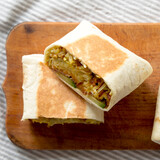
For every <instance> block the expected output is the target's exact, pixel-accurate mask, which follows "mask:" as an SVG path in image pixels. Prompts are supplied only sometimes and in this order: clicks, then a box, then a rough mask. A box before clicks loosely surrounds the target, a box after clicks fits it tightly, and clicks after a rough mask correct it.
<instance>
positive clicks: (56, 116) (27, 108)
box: [22, 54, 104, 126]
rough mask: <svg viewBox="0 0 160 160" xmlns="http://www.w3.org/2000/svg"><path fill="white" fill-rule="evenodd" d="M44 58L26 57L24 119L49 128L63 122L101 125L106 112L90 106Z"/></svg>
mask: <svg viewBox="0 0 160 160" xmlns="http://www.w3.org/2000/svg"><path fill="white" fill-rule="evenodd" d="M43 61H44V55H42V54H33V55H26V56H23V57H22V63H23V86H22V88H23V104H24V108H23V117H22V120H25V119H31V120H32V121H33V122H39V123H47V124H48V126H52V125H54V124H63V123H85V124H99V123H101V122H102V123H103V122H104V112H103V111H102V110H99V109H98V108H95V107H94V106H92V105H91V104H89V103H87V102H86V101H85V100H84V99H83V98H81V97H80V96H79V95H77V94H76V93H75V92H74V91H73V90H72V89H70V88H69V87H68V86H67V85H65V84H64V83H63V82H62V81H61V80H60V79H59V78H58V77H57V75H56V73H55V72H54V71H52V70H51V69H50V68H49V67H48V66H46V65H45V64H44V63H43Z"/></svg>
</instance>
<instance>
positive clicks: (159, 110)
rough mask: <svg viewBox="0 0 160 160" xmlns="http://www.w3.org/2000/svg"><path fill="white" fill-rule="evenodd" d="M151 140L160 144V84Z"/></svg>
mask: <svg viewBox="0 0 160 160" xmlns="http://www.w3.org/2000/svg"><path fill="white" fill-rule="evenodd" d="M151 140H152V141H153V142H155V143H158V144H160V86H159V91H158V96H157V104H156V111H155V118H154V124H153V130H152V137H151Z"/></svg>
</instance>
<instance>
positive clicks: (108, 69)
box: [44, 21, 152, 111]
mask: <svg viewBox="0 0 160 160" xmlns="http://www.w3.org/2000/svg"><path fill="white" fill-rule="evenodd" d="M44 54H45V59H44V61H45V64H47V65H48V66H49V67H50V68H52V69H53V70H55V71H56V72H57V73H58V76H59V78H60V79H61V80H62V81H63V82H64V83H66V84H67V85H68V86H70V87H71V88H72V89H73V90H74V91H75V92H77V93H78V94H79V95H81V96H82V97H83V98H84V99H85V100H86V101H88V102H89V103H91V104H93V105H95V106H96V107H98V108H101V109H102V110H104V111H109V110H110V109H111V108H112V107H113V106H114V105H115V104H116V103H117V102H118V101H120V100H121V99H122V98H123V97H125V96H126V95H128V94H129V93H131V92H132V91H133V90H134V89H136V88H137V87H138V86H139V85H140V84H141V83H142V82H143V81H144V80H145V79H146V78H147V77H148V76H149V75H150V74H151V73H152V67H151V65H150V64H149V63H148V62H147V61H146V60H144V59H142V58H141V57H139V56H137V55H136V54H134V53H133V52H131V51H129V50H128V49H126V48H124V47H123V46H121V45H120V44H118V43H117V42H116V41H114V40H113V39H112V38H110V37H109V36H107V35H106V34H104V33H103V32H102V31H100V30H99V29H98V28H97V27H96V26H94V25H93V24H91V23H89V22H87V21H82V22H81V23H80V24H79V25H78V26H77V27H76V28H75V29H74V30H73V31H71V32H69V33H68V34H67V35H65V36H64V37H62V38H61V39H60V40H58V41H56V42H54V43H52V44H51V45H49V46H48V47H47V48H46V49H45V51H44Z"/></svg>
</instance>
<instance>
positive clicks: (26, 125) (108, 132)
mask: <svg viewBox="0 0 160 160" xmlns="http://www.w3.org/2000/svg"><path fill="white" fill-rule="evenodd" d="M77 25H78V23H50V22H49V23H48V22H29V23H28V22H25V23H21V24H19V25H17V26H16V27H15V28H14V29H13V30H12V31H11V32H10V34H9V36H8V39H7V43H6V53H7V75H6V79H5V81H4V84H3V89H4V92H5V95H6V99H7V115H6V131H7V134H8V137H9V138H10V140H11V141H12V142H13V143H15V144H16V145H18V146H20V147H23V148H27V149H160V145H157V144H155V143H153V142H152V141H151V132H152V126H153V119H154V112H155V106H156V97H157V91H158V85H159V81H160V73H159V71H160V24H107V23H97V24H95V25H96V26H97V27H98V28H100V29H101V30H102V31H103V32H104V33H106V34H108V35H109V36H111V37H112V38H113V39H115V40H116V41H118V42H119V43H120V44H121V45H122V46H124V47H126V48H128V49H129V50H131V51H133V52H135V53H136V54H137V55H139V56H141V57H143V58H145V59H146V60H148V61H149V62H150V63H151V65H152V67H153V69H154V72H153V74H152V75H151V76H150V77H149V78H148V79H147V80H146V81H145V82H144V83H143V84H142V85H141V86H140V87H138V88H137V89H136V90H135V91H133V92H132V93H131V94H130V95H128V96H127V97H125V98H124V99H123V100H121V101H120V102H119V103H118V104H116V105H115V106H114V107H113V109H111V110H110V111H109V112H108V113H107V112H106V113H105V123H104V124H101V125H84V124H65V125H55V126H53V127H51V128H47V127H46V126H45V125H40V124H36V123H35V124H32V123H31V122H30V121H25V122H22V121H21V117H22V111H23V99H22V64H21V59H22V56H23V55H27V54H33V53H34V54H35V53H43V51H44V49H45V47H46V46H48V45H49V44H51V43H52V42H54V41H56V40H58V39H59V38H61V37H63V36H64V35H65V34H66V33H68V32H69V31H71V30H73V29H74V28H75V27H76V26H77Z"/></svg>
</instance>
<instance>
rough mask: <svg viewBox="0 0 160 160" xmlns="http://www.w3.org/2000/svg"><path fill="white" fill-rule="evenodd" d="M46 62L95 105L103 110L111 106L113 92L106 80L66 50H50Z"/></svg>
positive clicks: (59, 47)
mask: <svg viewBox="0 0 160 160" xmlns="http://www.w3.org/2000/svg"><path fill="white" fill-rule="evenodd" d="M46 62H47V65H48V66H49V67H50V68H52V69H54V70H56V71H57V72H58V75H59V77H60V78H61V79H63V80H64V81H65V82H66V83H68V84H69V85H70V86H72V87H74V88H78V89H79V90H80V91H81V92H82V93H83V94H84V95H87V97H88V98H89V99H90V100H91V101H92V102H93V103H96V104H97V105H98V106H100V107H102V108H105V107H107V106H108V105H109V101H110V99H111V94H110V91H111V90H110V89H109V88H108V86H107V85H106V83H105V82H104V80H103V79H102V78H101V77H100V76H99V75H97V74H94V73H93V72H92V71H91V70H90V69H89V68H88V67H87V66H86V65H85V64H84V63H83V62H81V61H80V60H79V59H77V58H76V57H74V56H73V55H72V54H70V53H69V52H68V51H67V50H66V49H65V48H63V47H61V46H54V47H52V48H51V49H49V50H48V52H47V56H46Z"/></svg>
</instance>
